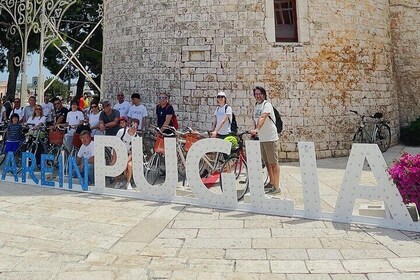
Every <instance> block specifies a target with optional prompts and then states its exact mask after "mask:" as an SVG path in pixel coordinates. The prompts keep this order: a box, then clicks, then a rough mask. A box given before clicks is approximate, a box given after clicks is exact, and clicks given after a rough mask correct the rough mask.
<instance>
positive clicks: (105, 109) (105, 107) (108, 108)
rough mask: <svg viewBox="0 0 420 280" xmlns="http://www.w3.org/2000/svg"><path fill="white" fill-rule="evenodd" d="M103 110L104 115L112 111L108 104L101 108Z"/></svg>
mask: <svg viewBox="0 0 420 280" xmlns="http://www.w3.org/2000/svg"><path fill="white" fill-rule="evenodd" d="M103 110H104V112H105V113H106V114H110V113H111V111H112V108H111V104H108V105H106V106H103Z"/></svg>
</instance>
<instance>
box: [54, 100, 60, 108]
mask: <svg viewBox="0 0 420 280" xmlns="http://www.w3.org/2000/svg"><path fill="white" fill-rule="evenodd" d="M54 107H55V108H56V109H60V108H61V101H60V100H57V101H54Z"/></svg>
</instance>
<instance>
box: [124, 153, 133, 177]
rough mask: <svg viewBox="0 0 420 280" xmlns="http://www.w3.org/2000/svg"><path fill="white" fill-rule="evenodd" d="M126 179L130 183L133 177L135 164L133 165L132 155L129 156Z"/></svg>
mask: <svg viewBox="0 0 420 280" xmlns="http://www.w3.org/2000/svg"><path fill="white" fill-rule="evenodd" d="M125 177H126V179H127V182H130V181H131V178H132V177H133V163H132V158H131V155H129V156H128V162H127V169H126V170H125Z"/></svg>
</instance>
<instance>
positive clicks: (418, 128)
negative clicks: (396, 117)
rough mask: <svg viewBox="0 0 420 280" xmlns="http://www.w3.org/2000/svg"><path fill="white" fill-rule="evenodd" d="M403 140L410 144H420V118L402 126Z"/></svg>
mask: <svg viewBox="0 0 420 280" xmlns="http://www.w3.org/2000/svg"><path fill="white" fill-rule="evenodd" d="M401 142H402V143H404V144H405V145H408V146H420V118H418V119H417V120H415V121H413V122H412V123H411V124H410V125H409V126H407V127H402V128H401Z"/></svg>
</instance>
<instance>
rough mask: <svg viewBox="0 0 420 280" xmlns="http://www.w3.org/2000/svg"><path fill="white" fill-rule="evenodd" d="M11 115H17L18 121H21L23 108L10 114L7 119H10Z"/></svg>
mask: <svg viewBox="0 0 420 280" xmlns="http://www.w3.org/2000/svg"><path fill="white" fill-rule="evenodd" d="M12 114H18V115H19V121H21V120H22V119H23V107H21V108H18V109H15V108H13V110H12V111H11V112H10V115H9V119H10V118H11V117H12Z"/></svg>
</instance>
